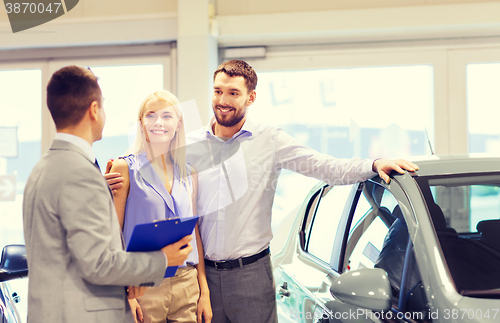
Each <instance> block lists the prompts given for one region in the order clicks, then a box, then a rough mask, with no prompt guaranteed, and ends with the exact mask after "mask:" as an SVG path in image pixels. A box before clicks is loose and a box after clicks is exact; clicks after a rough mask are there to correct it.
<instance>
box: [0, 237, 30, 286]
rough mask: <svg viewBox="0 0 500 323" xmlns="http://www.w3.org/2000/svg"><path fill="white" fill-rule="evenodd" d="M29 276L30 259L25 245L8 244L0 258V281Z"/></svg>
mask: <svg viewBox="0 0 500 323" xmlns="http://www.w3.org/2000/svg"><path fill="white" fill-rule="evenodd" d="M26 276H28V261H27V259H26V248H25V246H24V245H8V246H5V247H4V248H3V251H2V256H1V258H0V281H7V280H11V279H16V278H23V277H26Z"/></svg>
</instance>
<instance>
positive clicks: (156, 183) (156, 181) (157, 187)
mask: <svg viewBox="0 0 500 323" xmlns="http://www.w3.org/2000/svg"><path fill="white" fill-rule="evenodd" d="M139 174H140V175H141V177H142V178H143V179H144V182H146V183H147V184H148V185H149V186H151V188H153V190H154V191H155V192H156V193H158V195H160V197H161V198H162V199H163V201H165V204H166V205H167V207H168V208H169V209H170V211H171V212H172V213H173V214H174V216H177V215H176V212H175V206H174V201H173V199H172V196H171V195H170V193H169V192H168V191H167V188H166V187H165V185H163V183H162V181H161V179H160V177H158V174H157V173H156V171H155V170H154V168H153V166H152V165H151V163H150V162H149V160H148V159H147V158H146V155H145V154H141V155H140V156H139ZM174 177H175V176H174ZM173 185H175V179H174V184H173ZM173 191H174V187H172V192H173Z"/></svg>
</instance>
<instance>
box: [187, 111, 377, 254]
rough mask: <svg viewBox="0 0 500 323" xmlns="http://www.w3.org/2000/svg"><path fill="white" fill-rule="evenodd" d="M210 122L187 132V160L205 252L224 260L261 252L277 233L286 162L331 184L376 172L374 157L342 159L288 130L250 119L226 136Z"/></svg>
mask: <svg viewBox="0 0 500 323" xmlns="http://www.w3.org/2000/svg"><path fill="white" fill-rule="evenodd" d="M214 122H215V119H212V121H211V122H210V124H209V125H208V126H206V127H203V128H201V129H200V130H197V131H194V132H192V133H190V134H189V135H188V138H187V146H186V147H187V149H186V154H187V161H188V163H189V164H191V165H192V166H193V167H194V168H195V169H196V171H197V173H198V215H199V216H200V222H199V229H200V234H201V239H202V241H203V247H204V250H205V258H206V259H209V260H213V261H225V260H232V259H238V258H240V257H247V256H251V255H254V254H256V253H259V252H260V251H262V250H264V249H265V248H267V247H268V246H269V243H270V241H271V239H272V236H273V235H272V231H271V210H272V205H273V200H274V195H275V192H276V183H277V180H278V176H279V174H280V172H281V169H283V168H285V169H288V170H291V171H294V172H297V173H300V174H303V175H306V176H309V177H314V178H317V179H319V180H321V181H324V182H326V183H328V184H330V185H344V184H354V183H357V182H360V181H364V180H366V179H369V178H371V177H373V176H375V175H376V174H375V173H374V172H373V171H372V164H373V160H367V159H360V158H353V159H337V158H334V157H331V156H329V155H325V154H321V153H319V152H317V151H315V150H314V149H311V148H309V147H307V146H304V145H302V144H300V143H299V142H298V141H296V140H295V139H293V138H292V137H291V136H290V135H288V134H287V133H285V132H284V131H283V130H281V129H279V128H276V127H268V126H263V125H260V124H254V123H252V122H251V121H250V120H247V121H246V122H245V124H244V125H243V127H242V129H241V130H240V131H238V132H237V133H236V134H235V135H234V136H233V137H232V138H230V139H229V140H227V141H224V140H222V139H221V138H219V137H217V136H215V135H214V133H213V131H212V125H213V124H214Z"/></svg>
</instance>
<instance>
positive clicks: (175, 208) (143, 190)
mask: <svg viewBox="0 0 500 323" xmlns="http://www.w3.org/2000/svg"><path fill="white" fill-rule="evenodd" d="M122 158H123V159H125V161H126V162H127V164H128V169H129V176H130V190H129V194H128V198H127V203H126V205H125V219H124V223H123V235H124V239H125V244H128V241H129V240H130V237H131V235H132V231H133V230H134V227H135V226H136V225H137V224H143V223H151V222H154V221H157V220H163V219H169V218H175V217H178V218H187V217H192V216H193V208H192V204H191V193H192V190H193V187H192V185H190V186H191V187H189V191H188V187H186V185H181V181H180V180H179V169H178V167H177V166H175V167H174V177H173V184H172V194H169V193H168V191H167V189H166V187H165V185H164V184H163V183H162V181H161V179H160V177H159V176H158V174H157V173H156V171H155V170H154V168H153V166H152V165H151V163H150V161H149V160H148V159H147V158H146V153H142V154H140V155H138V156H137V158H136V156H135V155H129V156H127V157H122ZM188 173H189V171H188ZM188 182H189V183H190V184H192V178H191V176H188ZM191 246H192V247H193V251H191V253H190V254H189V256H188V258H187V260H186V261H185V262H184V266H185V265H186V264H187V263H189V264H193V265H196V264H198V262H199V257H198V248H197V245H196V235H195V234H194V233H193V240H191ZM181 267H183V266H181Z"/></svg>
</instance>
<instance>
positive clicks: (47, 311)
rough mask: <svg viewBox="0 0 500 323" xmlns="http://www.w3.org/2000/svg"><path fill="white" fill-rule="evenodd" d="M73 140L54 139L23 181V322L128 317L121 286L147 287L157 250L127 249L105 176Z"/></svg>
mask: <svg viewBox="0 0 500 323" xmlns="http://www.w3.org/2000/svg"><path fill="white" fill-rule="evenodd" d="M93 163H94V161H90V160H89V159H88V157H86V156H85V154H84V153H83V152H82V151H81V150H80V149H79V148H78V147H77V146H75V145H73V144H71V143H69V142H66V141H61V140H54V142H53V143H52V146H51V148H50V150H49V151H47V152H46V153H45V154H44V155H43V156H42V158H41V159H40V160H39V162H38V163H37V164H36V166H35V167H34V168H33V171H32V172H31V175H30V177H29V179H28V182H27V183H26V188H25V190H24V200H23V223H24V238H25V243H26V253H27V256H28V267H29V283H28V322H30V323H35V322H40V323H47V322H54V323H60V322H68V323H79V322H82V323H90V322H99V323H102V322H120V323H121V322H133V318H132V315H131V313H130V308H129V306H128V302H127V301H126V291H125V286H129V285H132V286H153V285H159V284H160V283H161V281H162V280H163V276H164V274H165V269H166V261H165V255H164V254H163V252H162V251H155V252H148V253H128V252H125V251H124V250H123V244H122V238H121V230H120V228H119V224H118V220H117V216H116V212H115V207H114V204H113V200H112V197H111V193H110V190H109V187H108V185H107V184H106V181H105V180H104V178H103V176H102V175H101V173H100V172H99V170H98V169H97V168H96V167H95V166H94V164H93Z"/></svg>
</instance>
